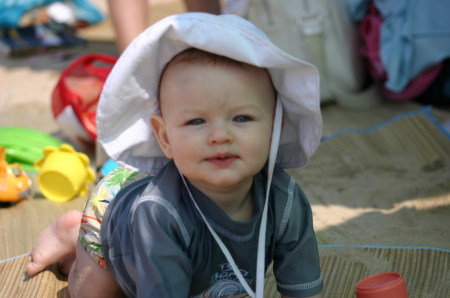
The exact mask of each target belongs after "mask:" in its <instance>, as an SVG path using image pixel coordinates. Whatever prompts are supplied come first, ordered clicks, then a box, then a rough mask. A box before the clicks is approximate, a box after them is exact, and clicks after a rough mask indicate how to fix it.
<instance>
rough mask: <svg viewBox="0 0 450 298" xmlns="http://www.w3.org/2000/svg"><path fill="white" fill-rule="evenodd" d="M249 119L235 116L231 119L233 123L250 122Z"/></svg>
mask: <svg viewBox="0 0 450 298" xmlns="http://www.w3.org/2000/svg"><path fill="white" fill-rule="evenodd" d="M250 120H251V119H250V117H248V116H237V117H235V118H234V119H233V121H234V122H247V121H250Z"/></svg>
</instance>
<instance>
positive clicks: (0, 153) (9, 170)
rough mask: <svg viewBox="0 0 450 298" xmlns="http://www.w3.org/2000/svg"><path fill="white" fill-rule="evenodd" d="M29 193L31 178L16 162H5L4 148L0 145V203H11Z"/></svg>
mask: <svg viewBox="0 0 450 298" xmlns="http://www.w3.org/2000/svg"><path fill="white" fill-rule="evenodd" d="M29 195H31V180H30V179H29V178H28V176H27V174H25V172H24V171H23V170H22V167H21V166H20V165H19V164H18V163H12V164H8V163H7V162H6V153H5V148H4V147H0V203H11V202H16V201H20V200H23V199H25V198H26V197H27V196H29Z"/></svg>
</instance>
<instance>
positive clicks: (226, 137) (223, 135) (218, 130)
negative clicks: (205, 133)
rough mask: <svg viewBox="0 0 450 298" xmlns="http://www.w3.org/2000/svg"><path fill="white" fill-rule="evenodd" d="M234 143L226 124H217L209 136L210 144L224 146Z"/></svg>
mask: <svg viewBox="0 0 450 298" xmlns="http://www.w3.org/2000/svg"><path fill="white" fill-rule="evenodd" d="M232 141H233V136H232V133H231V131H230V129H229V127H228V126H227V125H225V124H217V125H213V126H212V127H211V131H210V134H209V143H210V144H223V143H230V142H232Z"/></svg>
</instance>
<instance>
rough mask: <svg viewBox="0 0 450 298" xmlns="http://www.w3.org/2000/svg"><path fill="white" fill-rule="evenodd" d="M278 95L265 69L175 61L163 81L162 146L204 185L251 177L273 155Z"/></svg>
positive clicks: (186, 173) (197, 183)
mask: <svg viewBox="0 0 450 298" xmlns="http://www.w3.org/2000/svg"><path fill="white" fill-rule="evenodd" d="M275 98H276V94H275V91H274V89H273V86H272V83H271V81H270V77H269V75H268V73H267V71H266V70H264V69H260V68H257V67H254V66H250V65H246V64H244V65H224V64H223V63H218V64H214V63H201V62H199V61H188V62H180V63H178V64H177V63H174V65H169V67H168V68H167V69H166V72H165V74H164V76H163V79H162V81H161V92H160V104H161V112H162V117H161V118H160V119H159V122H160V123H161V126H162V128H163V129H162V130H159V131H160V132H161V131H162V133H157V134H158V138H159V141H160V144H161V147H162V148H163V151H164V153H165V154H166V156H167V157H168V158H173V159H174V161H175V164H176V166H177V167H178V169H179V170H180V171H181V173H182V174H183V175H184V176H185V177H186V178H187V179H188V180H189V181H190V182H191V183H192V184H193V185H194V186H196V187H197V188H199V189H202V188H203V187H208V188H209V189H217V190H220V189H222V190H225V189H227V188H230V187H235V186H236V185H239V184H240V183H244V182H248V181H249V180H250V179H252V177H253V176H254V175H255V174H256V173H257V172H259V171H260V170H261V169H262V167H263V166H264V164H265V162H266V160H267V157H268V154H269V146H270V139H271V133H272V123H273V116H274V107H275ZM158 117H160V116H156V118H158ZM155 121H157V120H156V119H155V117H154V118H152V125H153V126H154V124H155V123H154V122H155Z"/></svg>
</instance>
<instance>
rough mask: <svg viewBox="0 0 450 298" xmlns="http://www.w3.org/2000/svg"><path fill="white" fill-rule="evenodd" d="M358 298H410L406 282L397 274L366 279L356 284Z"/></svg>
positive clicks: (379, 275)
mask: <svg viewBox="0 0 450 298" xmlns="http://www.w3.org/2000/svg"><path fill="white" fill-rule="evenodd" d="M355 293H356V297H357V298H408V297H409V296H408V290H407V289H406V284H405V280H404V279H403V277H402V276H401V275H400V274H399V273H396V272H388V273H381V274H376V275H372V276H369V277H366V278H364V279H362V280H360V281H359V282H358V283H357V284H356V289H355Z"/></svg>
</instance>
